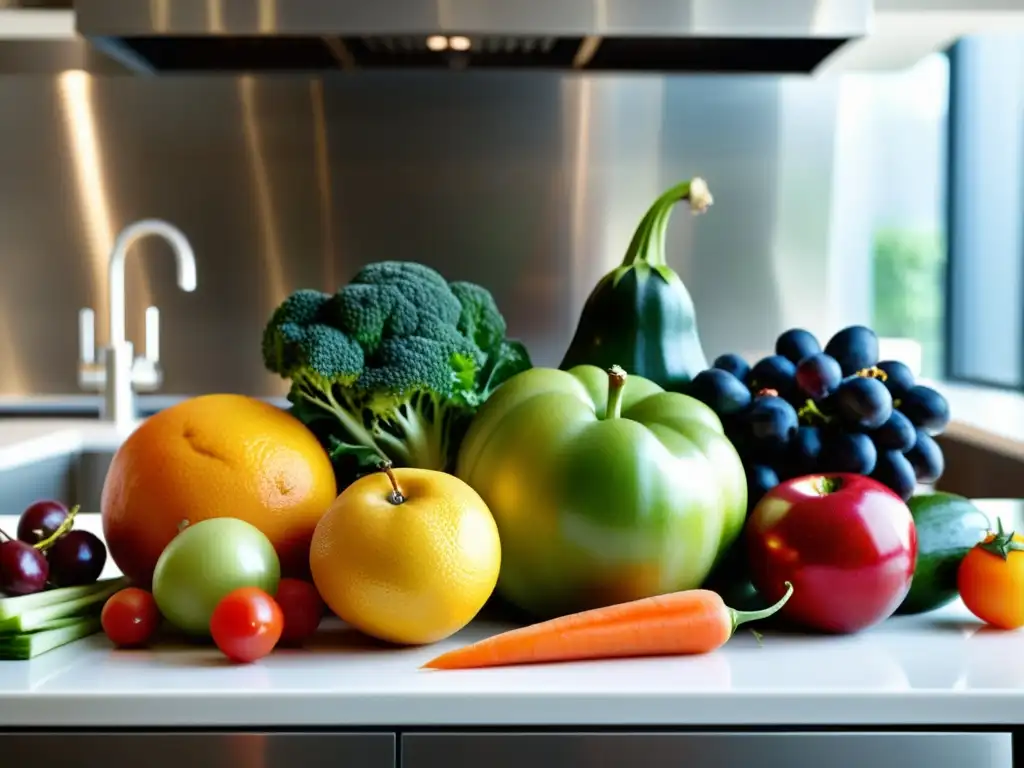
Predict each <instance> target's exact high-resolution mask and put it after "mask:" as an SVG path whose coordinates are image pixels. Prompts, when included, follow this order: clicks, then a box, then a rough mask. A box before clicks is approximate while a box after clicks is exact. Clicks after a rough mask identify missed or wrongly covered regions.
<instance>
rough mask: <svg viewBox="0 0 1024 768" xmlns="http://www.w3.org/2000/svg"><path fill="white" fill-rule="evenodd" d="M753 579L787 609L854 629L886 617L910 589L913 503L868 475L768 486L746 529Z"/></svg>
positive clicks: (789, 614)
mask: <svg viewBox="0 0 1024 768" xmlns="http://www.w3.org/2000/svg"><path fill="white" fill-rule="evenodd" d="M746 544H747V556H748V559H749V564H750V574H751V581H752V582H753V584H754V586H755V587H757V590H758V591H759V592H760V593H761V596H762V597H763V598H764V599H765V600H767V601H768V602H769V603H773V602H775V601H776V600H778V599H779V598H781V597H782V595H783V592H784V591H785V589H786V587H785V583H786V582H787V581H789V582H791V583H792V584H793V597H792V598H790V600H789V602H788V603H786V605H785V606H784V607H783V609H782V615H783V616H785V617H786V618H788V619H789V620H790V621H793V622H794V623H797V624H800V625H802V626H804V627H807V628H810V629H817V630H821V631H824V632H835V633H849V632H857V631H859V630H862V629H865V628H866V627H870V626H872V625H873V624H877V623H879V622H881V621H884V620H885V619H887V618H889V617H890V616H891V615H892V614H893V613H894V612H895V611H896V608H897V607H899V605H900V603H901V602H902V601H903V598H904V597H905V596H906V594H907V592H908V591H909V590H910V581H911V579H912V578H913V576H914V565H915V563H916V561H917V530H916V529H915V528H914V519H913V517H912V516H911V514H910V509H909V508H908V507H907V505H906V504H904V503H903V500H902V499H901V498H900V497H899V496H897V495H896V494H895V493H893V492H892V491H891V490H889V489H888V488H886V487H885V486H884V485H882V484H881V483H879V482H878V481H876V480H872V479H871V478H870V477H865V476H864V475H851V474H823V475H811V476H808V477H799V478H796V479H794V480H788V481H786V482H784V483H780V484H779V485H777V486H775V487H774V488H773V489H772V490H770V491H768V493H766V494H765V495H764V497H763V498H762V499H761V501H760V502H758V504H757V506H756V507H755V508H754V509H753V511H752V512H751V513H750V518H749V520H748V521H747V528H746Z"/></svg>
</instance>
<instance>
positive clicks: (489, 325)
mask: <svg viewBox="0 0 1024 768" xmlns="http://www.w3.org/2000/svg"><path fill="white" fill-rule="evenodd" d="M451 289H452V293H454V294H455V297H456V298H457V299H458V300H459V304H461V305H462V311H461V312H460V313H459V318H458V321H457V327H458V329H459V332H460V333H462V334H463V335H465V336H468V337H469V338H471V339H472V340H473V341H474V343H476V345H477V346H478V347H480V349H487V350H491V349H494V348H495V347H496V346H498V345H499V344H500V343H501V342H502V340H503V339H504V338H505V332H506V331H507V330H508V328H507V326H506V325H505V318H504V317H502V315H501V310H499V309H498V304H497V302H496V301H495V300H494V296H492V295H491V292H490V291H488V290H487V289H486V288H482V287H481V286H479V285H477V284H476V283H467V282H455V283H452V285H451Z"/></svg>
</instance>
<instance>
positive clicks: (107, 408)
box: [78, 219, 196, 430]
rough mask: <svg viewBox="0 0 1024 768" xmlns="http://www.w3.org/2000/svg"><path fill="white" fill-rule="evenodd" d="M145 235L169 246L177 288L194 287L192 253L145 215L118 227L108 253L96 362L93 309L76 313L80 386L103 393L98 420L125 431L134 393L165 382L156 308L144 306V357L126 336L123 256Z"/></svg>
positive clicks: (173, 230)
mask: <svg viewBox="0 0 1024 768" xmlns="http://www.w3.org/2000/svg"><path fill="white" fill-rule="evenodd" d="M148 235H159V236H160V237H162V238H163V239H164V240H166V241H167V242H168V243H169V244H170V246H171V248H172V249H173V251H174V256H175V258H176V260H177V263H178V287H179V288H181V290H183V291H194V290H195V289H196V257H195V254H194V253H193V251H192V246H191V245H190V244H189V242H188V239H187V238H186V237H185V235H184V234H183V233H182V232H181V230H180V229H178V228H177V227H175V226H173V225H171V224H168V223H167V222H166V221H162V220H160V219H143V220H141V221H136V222H135V223H134V224H129V225H128V226H127V227H125V228H124V229H123V230H121V232H120V234H118V236H117V238H116V239H115V240H114V248H113V250H112V251H111V252H110V267H109V268H110V274H109V286H108V287H109V292H110V333H109V339H108V342H107V346H105V347H104V348H103V349H102V350H100V359H99V360H98V361H97V356H96V313H95V312H94V311H93V310H92V309H89V308H85V309H82V310H80V311H79V314H78V333H79V356H80V358H81V359H80V361H79V367H78V383H79V386H81V387H82V388H83V389H88V390H92V391H102V392H103V406H102V410H101V411H100V418H102V419H105V420H107V421H112V422H114V424H115V425H117V427H118V429H123V430H128V429H130V428H131V426H132V424H133V422H134V421H135V418H136V415H135V402H134V400H135V398H134V394H135V392H136V391H138V392H153V391H155V390H157V389H159V388H160V385H161V384H162V383H163V371H162V369H161V367H160V310H158V309H157V308H156V307H149V308H147V309H146V338H145V344H146V347H145V351H144V354H143V355H142V356H140V357H135V351H134V348H133V346H132V343H131V342H130V341H128V340H127V339H126V338H125V335H126V334H125V288H124V263H125V257H126V256H127V255H128V249H129V248H130V247H131V246H132V245H133V244H134V243H135V241H136V240H139V239H141V238H143V237H146V236H148Z"/></svg>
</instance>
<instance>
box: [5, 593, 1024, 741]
mask: <svg viewBox="0 0 1024 768" xmlns="http://www.w3.org/2000/svg"><path fill="white" fill-rule="evenodd" d="M501 628H502V627H501V626H500V625H495V624H488V623H484V622H481V623H478V624H475V625H473V626H471V627H470V628H468V629H467V630H465V631H463V632H462V633H460V634H459V635H457V636H456V637H455V638H452V639H450V640H448V641H446V642H442V643H439V644H437V645H435V646H433V647H429V648H415V649H392V648H382V647H380V646H375V645H374V644H373V643H371V642H370V641H367V640H365V639H363V638H361V637H360V636H358V635H357V634H356V633H354V632H351V631H350V630H348V629H346V628H345V627H343V626H342V625H340V624H336V625H333V626H326V627H325V629H324V630H322V632H321V634H320V635H319V636H318V637H317V638H316V639H315V641H314V643H313V644H312V645H311V647H309V648H307V649H304V650H278V651H275V652H274V653H273V654H272V655H271V656H269V657H268V658H266V659H264V660H262V661H261V662H259V663H257V664H253V665H249V666H234V665H231V664H229V663H228V662H227V661H226V660H225V659H224V658H223V657H221V656H220V654H219V653H218V652H217V651H216V650H215V649H212V648H204V647H170V648H160V649H158V650H152V651H124V650H115V649H113V648H112V647H111V645H110V644H109V642H108V641H107V640H106V639H105V638H104V637H102V636H95V637H92V638H89V639H87V640H83V641H80V642H78V643H76V644H73V645H70V646H67V647H65V648H61V649H57V650H55V651H52V652H50V653H48V654H45V655H43V656H41V657H39V658H38V659H36V660H33V661H30V662H0V712H2V713H3V717H2V721H3V723H4V725H5V726H12V727H21V726H26V727H27V726H46V727H76V726H82V727H88V726H92V727H115V726H118V727H119V726H128V727H139V726H141V727H145V726H178V727H183V726H210V727H215V726H225V727H231V726H250V727H288V726H299V727H314V726H393V727H399V726H422V725H430V726H466V725H520V726H531V725H566V726H572V725H627V726H628V725H683V724H685V725H692V724H696V725H715V724H717V725H739V724H779V725H797V726H799V725H814V724H839V725H872V724H883V725H892V724H929V725H944V724H956V725H963V724H990V725H996V724H1010V723H1020V722H1022V721H1024V695H1022V692H1024V653H1022V649H1024V634H1020V633H1006V632H996V631H989V630H985V629H982V628H981V627H980V625H979V623H978V622H977V621H976V620H973V619H971V618H970V617H969V616H968V615H967V613H966V611H965V610H964V609H963V608H962V607H961V606H959V605H957V606H954V607H953V608H950V609H948V610H944V611H941V612H938V613H935V614H931V615H928V616H926V617H906V618H895V619H892V620H890V621H888V622H886V623H884V624H883V625H881V626H879V627H878V628H876V629H874V630H871V631H868V632H864V633H862V634H860V635H857V636H850V637H815V636H807V637H802V636H786V635H783V634H778V633H775V632H772V631H768V630H764V636H763V638H762V644H761V645H759V644H758V642H757V639H756V638H755V637H754V636H753V634H752V633H750V632H749V631H743V630H741V631H740V633H739V634H738V635H737V636H736V637H734V638H733V639H732V640H731V641H730V642H729V643H728V644H727V645H726V646H725V647H724V648H723V649H721V650H719V651H717V652H715V653H712V654H709V655H705V656H695V657H683V658H667V659H650V660H619V661H609V662H588V663H573V664H561V665H548V666H536V667H517V668H511V667H510V668H505V669H492V670H476V671H460V672H435V671H421V670H419V669H418V667H419V666H420V665H421V664H422V663H423V662H425V661H427V660H428V659H430V658H431V657H432V656H433V655H435V654H437V653H439V652H441V651H444V650H446V649H448V648H452V647H455V646H456V645H459V644H461V643H465V642H469V641H472V640H476V639H478V638H481V637H484V636H485V635H488V634H490V633H492V632H495V631H498V630H499V629H501Z"/></svg>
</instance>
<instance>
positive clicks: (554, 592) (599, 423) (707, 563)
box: [456, 366, 747, 618]
mask: <svg viewBox="0 0 1024 768" xmlns="http://www.w3.org/2000/svg"><path fill="white" fill-rule="evenodd" d="M456 474H457V475H458V477H459V478H461V479H462V480H463V481H465V482H466V483H468V484H469V485H470V486H471V487H472V488H474V489H475V490H476V491H477V493H479V494H480V496H481V497H482V498H483V500H484V501H485V502H486V503H487V506H488V507H489V508H490V510H491V513H492V514H493V515H494V519H495V521H496V522H497V524H498V532H499V534H500V536H501V572H500V575H499V578H498V587H497V590H498V594H499V595H500V596H501V597H502V598H503V599H504V600H505V601H507V602H508V603H510V604H511V605H513V606H515V607H516V608H518V609H519V610H520V611H522V612H525V613H526V614H528V615H530V616H532V617H535V618H550V617H552V616H558V615H563V614H566V613H572V612H575V611H580V610H585V609H588V608H595V607H600V606H604V605H610V604H613V603H620V602H627V601H629V600H635V599H639V598H643V597H649V596H652V595H657V594H663V593H666V592H674V591H678V590H684V589H692V588H694V587H699V586H700V585H701V583H702V582H703V581H704V579H705V578H706V577H707V575H708V573H709V572H710V571H711V569H712V567H713V566H714V565H715V563H716V562H717V560H718V559H719V557H720V556H721V555H722V553H723V552H724V551H725V550H726V549H727V548H728V546H729V545H730V544H731V543H732V542H733V541H734V540H735V539H736V538H737V536H738V535H739V533H740V530H741V529H742V527H743V521H744V518H745V514H746V506H747V486H746V478H745V475H744V473H743V465H742V464H741V462H740V459H739V456H738V455H737V453H736V450H735V449H734V448H733V446H732V444H731V443H730V442H729V440H728V439H727V438H726V437H725V434H724V433H723V430H722V424H721V422H720V421H719V419H718V417H717V416H716V415H715V413H714V412H713V411H712V410H711V409H710V408H708V407H707V406H706V405H704V404H703V403H701V402H700V401H698V400H695V399H694V398H692V397H688V396H686V395H682V394H678V393H675V392H665V391H664V390H663V389H662V388H661V387H659V386H658V385H657V384H654V383H653V382H651V381H648V380H647V379H644V378H642V377H639V376H627V375H626V374H625V372H623V371H622V370H621V369H620V368H617V367H613V368H612V369H611V370H609V371H602V370H601V369H600V368H596V367H594V366H580V367H578V368H574V369H572V370H571V371H559V370H555V369H552V368H534V369H532V370H529V371H524V372H523V373H519V374H517V375H515V376H513V377H512V378H511V379H509V380H508V381H506V382H505V383H504V384H502V385H501V387H499V388H498V389H497V391H496V392H495V393H494V394H493V395H492V396H491V397H490V399H489V400H488V401H487V402H486V403H484V405H483V407H482V408H481V409H480V410H479V411H478V413H477V414H476V416H475V418H474V419H473V422H472V424H471V425H470V428H469V432H468V433H467V435H466V437H465V439H464V440H463V442H462V445H461V448H460V450H459V458H458V462H457V467H456Z"/></svg>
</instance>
